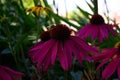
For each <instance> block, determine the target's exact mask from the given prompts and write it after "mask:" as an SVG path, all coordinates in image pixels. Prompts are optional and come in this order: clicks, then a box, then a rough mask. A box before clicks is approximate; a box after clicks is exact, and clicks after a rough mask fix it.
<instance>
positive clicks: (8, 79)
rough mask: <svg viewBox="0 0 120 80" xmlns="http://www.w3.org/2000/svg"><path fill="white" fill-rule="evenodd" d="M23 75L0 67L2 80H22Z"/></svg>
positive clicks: (0, 79)
mask: <svg viewBox="0 0 120 80" xmlns="http://www.w3.org/2000/svg"><path fill="white" fill-rule="evenodd" d="M22 76H23V73H21V72H17V71H14V70H12V69H10V68H8V67H5V66H1V65H0V80H22Z"/></svg>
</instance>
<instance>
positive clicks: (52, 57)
mask: <svg viewBox="0 0 120 80" xmlns="http://www.w3.org/2000/svg"><path fill="white" fill-rule="evenodd" d="M58 45H59V41H55V45H53V47H52V50H51V51H52V52H51V61H52V62H51V63H52V65H53V64H54V62H55V59H56V56H57V51H58Z"/></svg>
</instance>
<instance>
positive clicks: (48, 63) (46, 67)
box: [37, 51, 52, 72]
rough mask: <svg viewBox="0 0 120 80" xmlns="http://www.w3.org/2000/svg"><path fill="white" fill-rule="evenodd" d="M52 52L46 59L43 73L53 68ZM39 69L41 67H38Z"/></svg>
mask: <svg viewBox="0 0 120 80" xmlns="http://www.w3.org/2000/svg"><path fill="white" fill-rule="evenodd" d="M51 54H52V53H51V51H49V52H48V54H47V55H46V57H45V58H44V60H43V72H46V71H47V70H48V69H49V68H50V67H51V66H52V64H51V57H50V56H51ZM37 67H38V68H39V67H40V66H39V65H37Z"/></svg>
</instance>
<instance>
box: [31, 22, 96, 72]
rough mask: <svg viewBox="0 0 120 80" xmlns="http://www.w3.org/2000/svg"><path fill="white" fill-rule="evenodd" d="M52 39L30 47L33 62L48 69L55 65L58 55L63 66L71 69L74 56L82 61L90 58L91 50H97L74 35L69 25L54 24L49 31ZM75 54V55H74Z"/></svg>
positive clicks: (65, 68)
mask: <svg viewBox="0 0 120 80" xmlns="http://www.w3.org/2000/svg"><path fill="white" fill-rule="evenodd" d="M49 34H50V39H49V40H47V41H45V42H44V43H42V44H40V45H39V43H41V42H39V43H37V44H38V45H35V46H33V47H32V48H31V49H30V52H29V54H32V55H31V56H30V57H32V60H33V62H36V63H37V67H38V68H41V67H42V68H41V69H43V71H47V70H48V69H49V68H50V67H51V66H53V65H54V63H55V60H56V57H57V58H58V60H59V62H60V64H61V66H62V68H63V69H64V70H69V69H70V68H71V66H72V57H75V58H76V59H77V60H78V61H79V62H80V63H82V60H83V59H87V60H90V56H89V54H90V52H97V50H96V49H95V48H93V47H91V46H89V45H88V44H87V43H85V42H84V41H83V40H82V39H80V38H79V37H78V36H72V35H71V30H70V29H69V28H68V26H66V25H63V24H58V25H55V26H52V28H51V29H50V31H49ZM73 54H74V56H73Z"/></svg>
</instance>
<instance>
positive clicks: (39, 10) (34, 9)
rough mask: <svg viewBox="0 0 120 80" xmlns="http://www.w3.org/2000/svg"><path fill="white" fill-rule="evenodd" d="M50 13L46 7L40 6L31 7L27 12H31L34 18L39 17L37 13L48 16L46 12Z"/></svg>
mask: <svg viewBox="0 0 120 80" xmlns="http://www.w3.org/2000/svg"><path fill="white" fill-rule="evenodd" d="M49 11H52V10H51V9H50V8H48V7H43V6H41V5H38V6H35V7H31V8H29V9H28V10H27V12H32V13H34V14H35V15H36V16H39V13H45V14H47V15H48V12H49Z"/></svg>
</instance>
